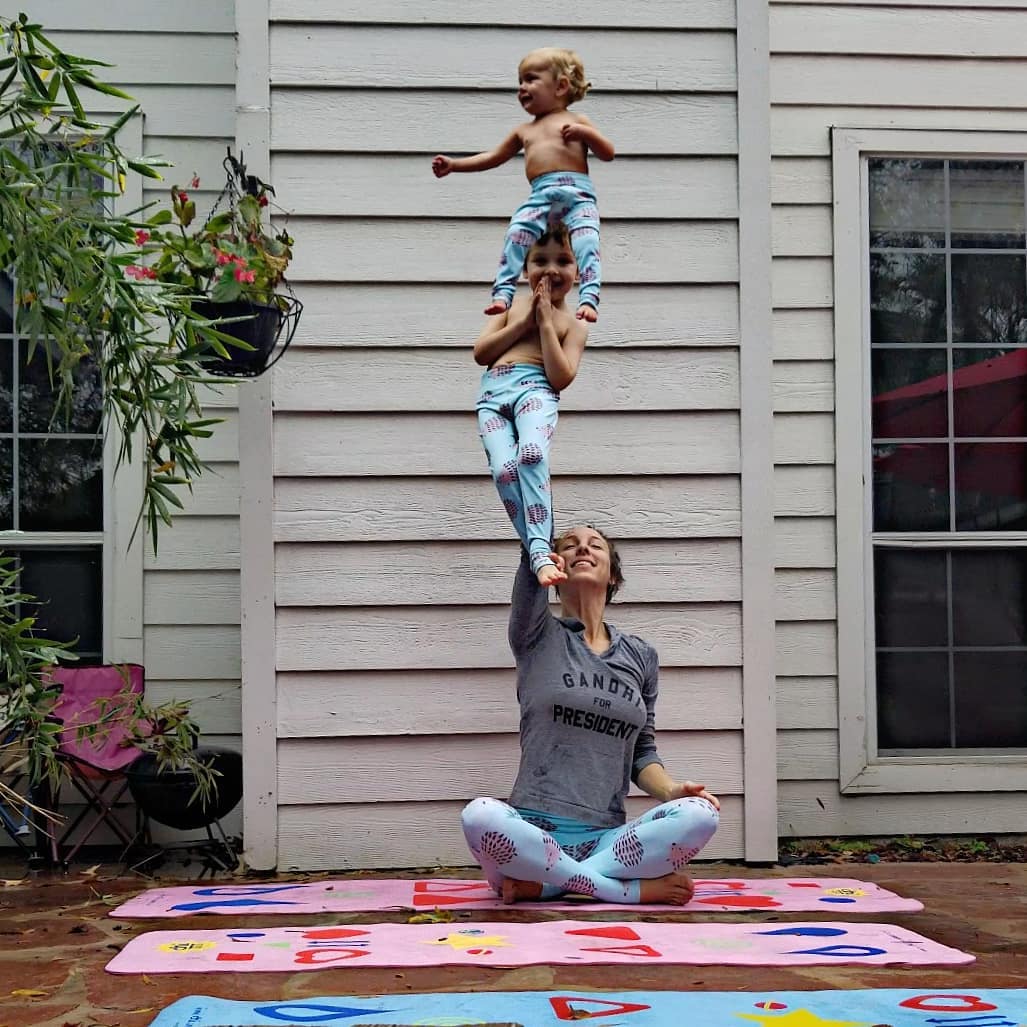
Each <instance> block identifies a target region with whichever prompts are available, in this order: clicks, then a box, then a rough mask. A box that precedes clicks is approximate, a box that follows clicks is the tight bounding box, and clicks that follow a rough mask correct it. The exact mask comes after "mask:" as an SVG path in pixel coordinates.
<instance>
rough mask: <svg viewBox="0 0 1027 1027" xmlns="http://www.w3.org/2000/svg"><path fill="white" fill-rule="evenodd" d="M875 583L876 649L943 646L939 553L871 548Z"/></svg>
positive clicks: (944, 590) (945, 630)
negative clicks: (873, 549)
mask: <svg viewBox="0 0 1027 1027" xmlns="http://www.w3.org/2000/svg"><path fill="white" fill-rule="evenodd" d="M874 584H875V589H874V591H875V600H876V602H875V611H874V622H875V626H876V636H877V638H876V644H877V646H878V648H888V647H892V646H902V647H905V646H938V645H941V646H945V645H948V643H949V626H948V573H947V570H946V554H945V551H944V550H938V549H927V550H916V551H910V550H907V549H876V550H875V551H874Z"/></svg>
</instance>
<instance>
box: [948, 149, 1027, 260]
mask: <svg viewBox="0 0 1027 1027" xmlns="http://www.w3.org/2000/svg"><path fill="white" fill-rule="evenodd" d="M949 203H950V210H951V230H952V245H953V246H954V247H970V248H976V249H997V248H999V247H1008V246H1015V247H1018V248H1019V249H1023V248H1024V195H1023V161H1019V160H954V161H950V162H949Z"/></svg>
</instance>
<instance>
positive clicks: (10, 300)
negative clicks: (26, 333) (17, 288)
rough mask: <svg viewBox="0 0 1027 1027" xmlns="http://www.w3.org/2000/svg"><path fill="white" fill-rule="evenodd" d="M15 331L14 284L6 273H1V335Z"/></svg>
mask: <svg viewBox="0 0 1027 1027" xmlns="http://www.w3.org/2000/svg"><path fill="white" fill-rule="evenodd" d="M13 331H14V282H13V281H12V280H11V276H10V275H9V274H7V272H6V271H4V272H0V335H9V334H10V333H11V332H13Z"/></svg>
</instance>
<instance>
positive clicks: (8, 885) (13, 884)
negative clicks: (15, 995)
mask: <svg viewBox="0 0 1027 1027" xmlns="http://www.w3.org/2000/svg"><path fill="white" fill-rule="evenodd" d="M24 883H25V882H24V881H22V880H21V879H19V880H17V881H4V882H3V886H4V887H5V888H16V887H17V886H18V885H19V884H24ZM0 1027H3V1024H0Z"/></svg>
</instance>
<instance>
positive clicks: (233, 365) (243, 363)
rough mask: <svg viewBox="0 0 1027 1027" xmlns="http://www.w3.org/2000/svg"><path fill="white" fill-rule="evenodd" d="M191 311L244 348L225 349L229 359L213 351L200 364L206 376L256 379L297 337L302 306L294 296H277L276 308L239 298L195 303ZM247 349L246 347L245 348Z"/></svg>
mask: <svg viewBox="0 0 1027 1027" xmlns="http://www.w3.org/2000/svg"><path fill="white" fill-rule="evenodd" d="M192 308H193V311H194V312H195V313H197V314H199V315H200V317H202V318H205V319H206V320H208V321H213V322H216V323H215V324H214V327H215V328H216V329H217V330H218V331H219V332H223V333H224V334H225V335H230V336H232V338H234V339H238V340H239V342H241V343H243V344H244V345H243V346H238V347H235V346H226V347H225V348H226V349H227V350H228V354H229V355H228V356H227V357H223V356H221V354H219V353H215V352H214V351H213V349H212V350H211V351H210V355H209V356H207V357H203V358H202V359H201V362H202V364H203V368H204V370H205V371H206V372H207V373H208V374H213V375H219V376H223V377H227V378H256V377H258V376H259V375H262V374H263V373H264V372H265V371H268V370H270V369H271V368H272V367H274V365H275V364H277V363H278V361H279V360H281V359H282V357H283V356H284V355H285V351H286V350H287V349H288V348H289V343H291V342H292V337H293V336H294V335H295V334H296V326H297V325H298V324H299V320H300V314H301V313H302V312H303V304H302V303H300V301H299V300H298V299H296V297H295V296H279V297H276V305H274V306H268V305H267V304H264V303H254V302H252V301H250V300H246V299H239V300H232V301H229V302H226V303H215V302H214V301H212V300H194V301H193V304H192ZM244 347H249V348H244Z"/></svg>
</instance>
